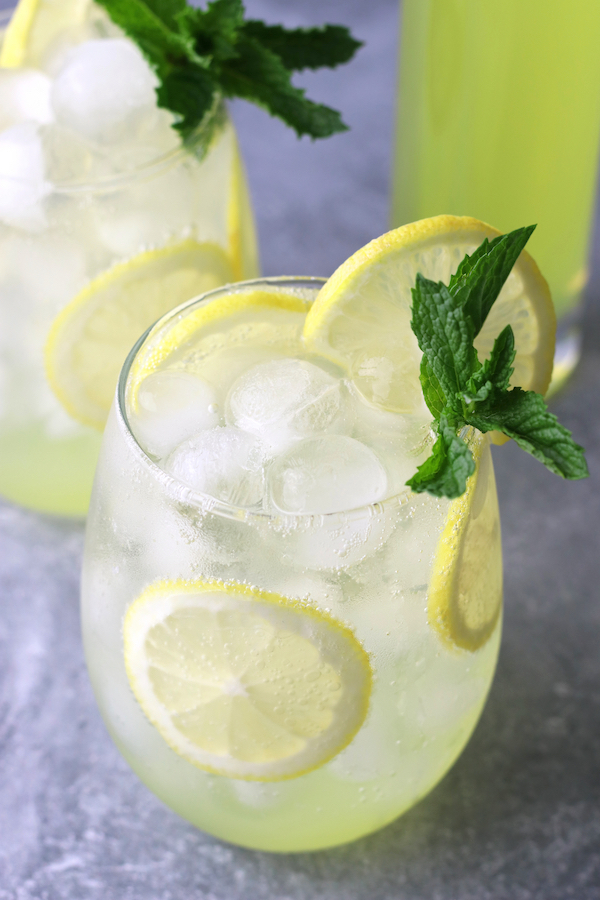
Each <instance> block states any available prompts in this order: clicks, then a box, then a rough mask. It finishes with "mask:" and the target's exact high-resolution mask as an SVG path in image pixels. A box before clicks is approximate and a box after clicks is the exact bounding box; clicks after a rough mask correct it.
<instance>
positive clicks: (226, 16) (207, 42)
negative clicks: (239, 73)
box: [180, 0, 244, 75]
mask: <svg viewBox="0 0 600 900" xmlns="http://www.w3.org/2000/svg"><path fill="white" fill-rule="evenodd" d="M180 22H181V23H182V24H184V27H185V30H186V32H187V33H188V34H189V35H190V36H191V37H192V38H193V41H194V50H195V52H196V53H197V55H198V56H199V57H201V58H204V59H206V61H207V63H208V64H210V63H211V62H218V61H221V60H225V59H231V58H232V57H235V56H237V50H236V43H237V39H238V34H239V31H240V28H241V27H242V25H243V23H244V5H243V3H242V2H241V0H211V2H210V3H209V4H208V6H207V7H206V9H205V10H203V9H198V8H197V7H191V6H187V7H186V9H185V13H184V14H182V15H181V16H180ZM214 74H215V73H213V75H214Z"/></svg>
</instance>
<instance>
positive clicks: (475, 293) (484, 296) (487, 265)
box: [448, 225, 536, 337]
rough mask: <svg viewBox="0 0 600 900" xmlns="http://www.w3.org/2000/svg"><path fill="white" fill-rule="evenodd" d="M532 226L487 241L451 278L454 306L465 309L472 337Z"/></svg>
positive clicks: (477, 330)
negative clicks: (471, 324)
mask: <svg viewBox="0 0 600 900" xmlns="http://www.w3.org/2000/svg"><path fill="white" fill-rule="evenodd" d="M535 227H536V226H535V225H529V226H528V227H527V228H518V229H517V230H516V231H511V232H510V233H509V234H501V235H499V236H498V237H497V238H494V239H493V240H492V241H488V240H487V238H486V239H485V240H484V241H483V243H482V244H480V246H479V247H478V248H477V250H476V251H475V252H474V253H472V254H471V256H465V258H464V259H463V261H462V262H461V264H460V266H459V267H458V269H457V271H456V274H455V275H452V277H451V278H450V282H449V284H448V289H449V291H450V293H451V294H452V295H453V297H455V298H456V301H457V303H458V304H459V305H460V306H463V305H464V306H465V307H466V308H465V314H466V315H467V316H469V318H470V319H471V321H472V323H473V328H474V331H475V337H477V335H478V334H479V332H480V331H481V328H482V325H483V323H484V322H485V320H486V318H487V316H488V313H489V311H490V309H491V308H492V306H493V304H494V302H495V300H496V298H497V297H498V294H499V293H500V291H501V290H502V286H503V285H504V282H505V281H506V279H507V278H508V276H509V275H510V272H511V270H512V267H513V266H514V264H515V263H516V261H517V259H518V258H519V255H520V253H521V251H522V250H523V248H524V246H525V244H526V243H527V241H528V240H529V238H530V237H531V235H532V233H533V231H534V230H535Z"/></svg>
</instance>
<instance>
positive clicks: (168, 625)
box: [123, 581, 372, 781]
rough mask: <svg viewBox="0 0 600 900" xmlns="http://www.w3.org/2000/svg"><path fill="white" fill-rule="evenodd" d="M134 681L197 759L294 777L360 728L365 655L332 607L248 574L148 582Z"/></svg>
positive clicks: (142, 699)
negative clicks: (243, 580) (262, 587)
mask: <svg viewBox="0 0 600 900" xmlns="http://www.w3.org/2000/svg"><path fill="white" fill-rule="evenodd" d="M123 637H124V654H125V666H126V670H127V676H128V678H129V683H130V685H131V688H132V690H133V693H134V694H135V697H136V698H137V700H138V702H139V704H140V706H141V707H142V709H143V711H144V713H145V715H146V716H147V718H148V719H149V720H150V721H151V722H152V724H153V725H154V726H155V727H156V728H157V729H158V731H159V732H160V734H161V735H162V737H163V738H164V739H165V741H166V742H167V743H168V744H169V746H170V747H171V748H172V749H173V750H174V751H175V752H176V753H178V754H179V755H180V756H183V757H184V758H185V759H187V760H188V761H189V762H191V763H193V764H194V765H196V766H198V767H199V768H201V769H205V770H207V771H209V772H214V773H217V774H220V775H227V776H229V777H230V778H241V779H249V780H256V781H278V780H281V779H284V778H295V777H297V776H298V775H302V774H304V773H306V772H309V771H311V770H312V769H316V768H318V767H319V766H322V765H323V764H324V763H325V762H327V760H329V759H331V758H332V757H333V756H335V755H336V754H338V753H339V752H340V751H341V750H342V749H343V748H344V747H345V746H346V745H347V744H348V743H349V742H350V741H351V740H352V738H353V737H354V735H355V734H356V732H357V731H358V729H359V728H360V727H361V725H362V723H363V721H364V719H365V716H366V713H367V709H368V703H369V695H370V692H371V680H372V675H371V666H370V663H369V658H368V656H367V654H366V653H365V651H364V650H363V648H362V647H361V645H360V644H359V643H358V641H357V640H356V638H355V637H354V634H353V633H352V631H350V629H348V628H347V627H346V626H345V625H342V624H341V623H340V622H338V621H336V620H335V619H333V618H332V617H331V616H329V615H326V614H325V613H322V612H319V611H317V610H316V609H314V608H312V607H309V606H306V605H305V604H302V603H301V602H299V601H294V600H289V599H286V598H284V597H281V596H279V595H277V594H270V593H266V592H264V591H259V590H257V589H254V588H249V587H246V586H244V585H241V584H236V583H227V584H224V583H222V582H216V581H213V582H203V581H194V582H185V581H177V582H167V581H163V582H160V583H158V584H155V585H153V586H151V587H149V588H148V589H147V590H146V591H144V593H143V594H142V595H141V596H140V597H138V599H137V600H136V601H135V602H134V603H133V604H132V605H131V606H130V607H129V610H128V611H127V614H126V616H125V620H124V624H123Z"/></svg>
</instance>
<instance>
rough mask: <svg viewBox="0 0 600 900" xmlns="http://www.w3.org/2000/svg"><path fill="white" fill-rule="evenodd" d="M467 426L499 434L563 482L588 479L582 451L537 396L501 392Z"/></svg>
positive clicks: (541, 398)
mask: <svg viewBox="0 0 600 900" xmlns="http://www.w3.org/2000/svg"><path fill="white" fill-rule="evenodd" d="M470 424H471V425H474V427H475V428H478V429H479V431H483V432H486V431H501V432H502V433H503V434H506V435H507V436H508V437H510V438H512V439H513V440H514V442H515V443H516V444H518V446H519V447H521V448H522V449H523V450H526V451H527V452H528V453H531V455H532V456H535V458H536V459H539V460H540V462H543V463H544V465H546V466H547V467H548V468H549V469H550V470H551V471H552V472H555V473H556V474H557V475H562V477H563V478H572V479H579V478H586V477H587V476H588V475H589V471H588V467H587V463H586V461H585V456H584V450H583V447H580V446H579V444H576V443H575V442H574V440H573V438H572V436H571V432H570V431H568V430H567V429H566V428H565V427H564V426H563V425H561V424H560V423H559V421H558V419H557V418H556V416H555V415H554V414H553V413H551V412H550V411H549V410H548V409H547V407H546V402H545V400H544V398H543V397H542V396H541V394H536V393H535V392H534V391H523V390H521V388H519V387H517V388H513V390H512V391H506V392H503V393H501V394H500V396H497V397H495V398H494V401H493V403H489V404H487V407H486V405H485V404H482V405H481V409H478V410H477V412H475V413H474V414H473V415H472V416H471V417H470Z"/></svg>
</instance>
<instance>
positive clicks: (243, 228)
mask: <svg viewBox="0 0 600 900" xmlns="http://www.w3.org/2000/svg"><path fill="white" fill-rule="evenodd" d="M227 231H228V235H229V246H230V248H231V258H232V260H233V267H234V272H235V280H236V281H242V280H244V279H248V278H257V277H258V274H259V272H258V248H257V245H256V231H255V228H254V215H253V213H252V203H251V201H250V194H249V192H248V182H247V178H246V173H245V171H244V164H243V162H242V157H241V155H240V151H239V147H238V143H237V139H235V142H234V148H233V164H232V167H231V182H230V193H229V204H228V207H227Z"/></svg>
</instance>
